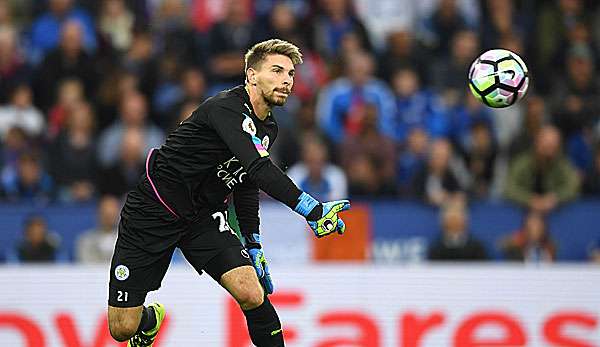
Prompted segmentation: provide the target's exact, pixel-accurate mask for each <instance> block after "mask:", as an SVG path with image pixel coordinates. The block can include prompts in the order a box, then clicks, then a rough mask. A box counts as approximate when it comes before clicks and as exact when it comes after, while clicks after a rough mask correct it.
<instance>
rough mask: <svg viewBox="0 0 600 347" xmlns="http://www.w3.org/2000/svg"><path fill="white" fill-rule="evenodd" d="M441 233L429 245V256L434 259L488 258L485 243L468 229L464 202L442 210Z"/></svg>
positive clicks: (465, 259) (475, 259)
mask: <svg viewBox="0 0 600 347" xmlns="http://www.w3.org/2000/svg"><path fill="white" fill-rule="evenodd" d="M441 224H442V232H441V235H440V236H439V237H438V238H437V239H436V240H435V241H434V242H433V243H432V244H431V245H430V246H429V250H428V255H427V258H428V259H429V260H433V261H440V260H441V261H477V260H486V259H487V258H488V256H487V252H486V250H485V248H484V247H483V244H482V243H481V242H480V241H479V240H477V239H476V238H474V237H473V236H472V235H471V233H470V232H469V231H468V216H467V211H466V210H465V207H464V205H463V204H460V203H453V204H450V205H448V206H445V207H444V208H442V210H441Z"/></svg>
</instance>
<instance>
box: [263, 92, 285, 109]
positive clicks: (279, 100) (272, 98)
mask: <svg viewBox="0 0 600 347" xmlns="http://www.w3.org/2000/svg"><path fill="white" fill-rule="evenodd" d="M263 99H264V100H265V102H266V103H267V105H269V106H283V105H285V102H286V101H287V96H279V95H277V94H275V90H273V91H271V93H269V94H265V93H263Z"/></svg>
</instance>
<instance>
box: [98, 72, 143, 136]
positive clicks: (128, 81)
mask: <svg viewBox="0 0 600 347" xmlns="http://www.w3.org/2000/svg"><path fill="white" fill-rule="evenodd" d="M140 90H142V86H140V79H139V78H138V76H137V75H136V74H135V73H133V72H131V71H126V70H122V69H115V70H114V71H112V72H111V73H110V74H108V75H107V76H106V77H105V78H104V79H103V80H102V82H101V84H100V86H99V87H98V93H97V95H96V107H95V109H96V113H97V114H98V119H97V121H98V124H97V125H98V129H99V130H102V129H106V128H107V127H108V126H109V125H111V124H112V123H113V122H114V121H115V120H116V118H117V115H118V114H119V102H120V101H121V99H122V97H123V95H129V94H131V93H139V92H140Z"/></svg>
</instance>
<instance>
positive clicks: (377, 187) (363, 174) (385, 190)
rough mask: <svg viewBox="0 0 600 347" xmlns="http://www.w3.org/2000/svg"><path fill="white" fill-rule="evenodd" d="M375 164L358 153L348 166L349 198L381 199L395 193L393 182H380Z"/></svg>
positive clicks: (364, 154)
mask: <svg viewBox="0 0 600 347" xmlns="http://www.w3.org/2000/svg"><path fill="white" fill-rule="evenodd" d="M377 164H378V163H377V162H376V159H375V158H373V157H370V156H368V155H367V154H366V153H360V154H358V155H356V156H354V158H352V161H350V163H349V164H348V191H349V193H350V196H351V197H363V198H381V197H386V196H391V195H393V194H395V193H396V189H395V186H394V185H393V182H389V181H380V180H379V176H380V175H379V173H378V172H377Z"/></svg>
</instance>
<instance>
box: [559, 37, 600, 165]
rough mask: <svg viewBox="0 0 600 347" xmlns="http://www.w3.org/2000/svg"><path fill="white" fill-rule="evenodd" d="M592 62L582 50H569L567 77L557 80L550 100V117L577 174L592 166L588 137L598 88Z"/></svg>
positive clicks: (599, 109) (598, 109)
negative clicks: (552, 106)
mask: <svg viewBox="0 0 600 347" xmlns="http://www.w3.org/2000/svg"><path fill="white" fill-rule="evenodd" d="M594 71H595V68H594V60H593V57H592V54H591V52H590V50H589V48H587V47H586V46H573V47H572V48H571V50H570V52H569V55H568V59H567V76H566V78H564V79H562V80H557V81H556V85H555V87H554V88H553V90H554V94H553V96H552V100H555V102H556V104H557V105H556V110H555V112H554V115H553V117H552V118H553V121H554V123H555V124H556V125H557V126H558V127H559V129H560V130H561V133H562V135H563V138H564V139H565V151H566V153H567V155H568V156H569V158H570V159H571V161H572V162H573V163H574V164H575V165H576V166H577V168H578V169H579V170H581V171H585V170H586V169H589V167H590V166H591V162H592V148H591V141H590V135H591V132H592V127H593V126H594V125H595V124H596V123H597V122H599V121H600V116H599V115H598V114H600V102H598V98H600V85H599V84H598V82H597V80H596V78H595V77H596V76H595V74H594Z"/></svg>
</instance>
